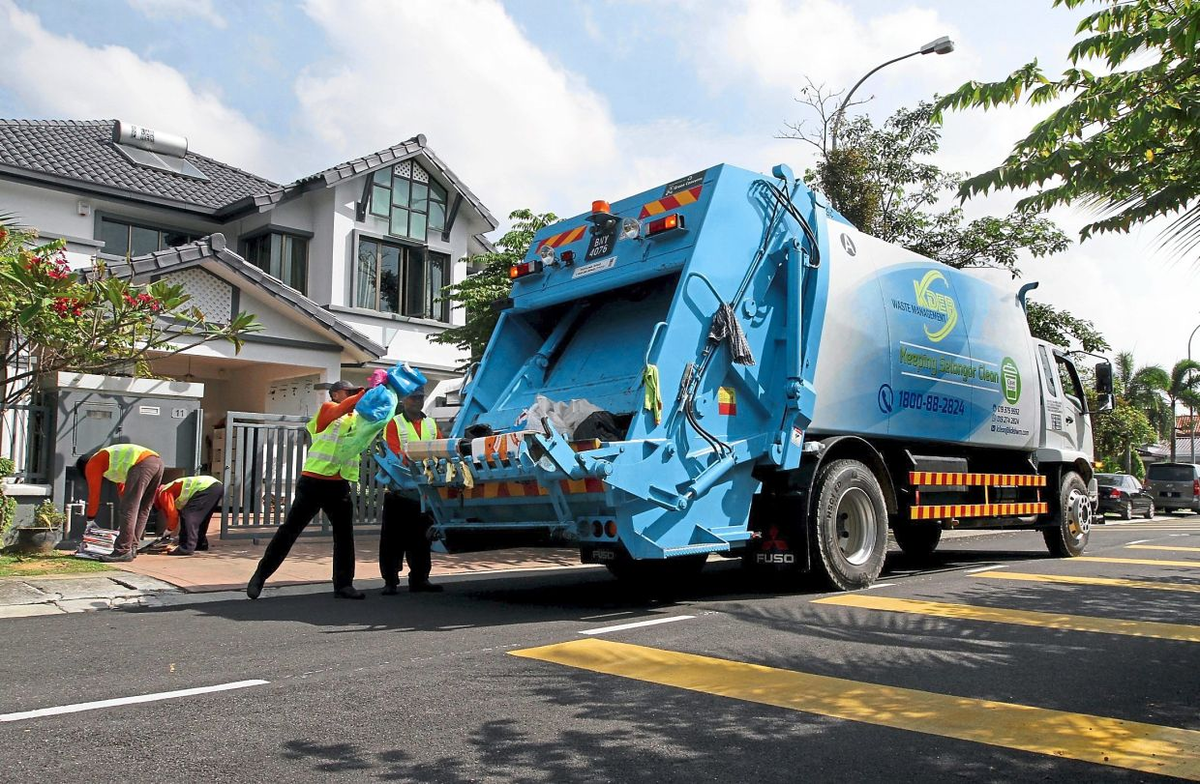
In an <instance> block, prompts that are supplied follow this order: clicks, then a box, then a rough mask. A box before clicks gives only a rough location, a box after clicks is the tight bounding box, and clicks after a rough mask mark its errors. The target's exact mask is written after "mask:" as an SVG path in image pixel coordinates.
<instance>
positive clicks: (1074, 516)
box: [1042, 471, 1092, 558]
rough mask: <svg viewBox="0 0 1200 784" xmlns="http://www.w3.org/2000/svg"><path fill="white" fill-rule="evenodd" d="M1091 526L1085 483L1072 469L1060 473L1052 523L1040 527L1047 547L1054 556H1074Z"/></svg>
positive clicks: (1090, 512)
mask: <svg viewBox="0 0 1200 784" xmlns="http://www.w3.org/2000/svg"><path fill="white" fill-rule="evenodd" d="M1091 530H1092V502H1091V500H1090V499H1089V498H1088V491H1087V484H1086V483H1084V481H1083V477H1081V476H1080V475H1079V474H1077V473H1075V472H1074V471H1068V472H1066V473H1065V474H1063V480H1062V486H1061V487H1059V490H1058V507H1057V509H1056V511H1055V525H1054V527H1053V528H1046V529H1044V530H1043V531H1042V537H1043V538H1045V540H1046V549H1047V550H1049V551H1050V554H1051V555H1053V556H1054V557H1055V558H1074V557H1076V556H1079V555H1083V550H1084V548H1085V547H1087V543H1088V537H1089V535H1090V534H1091Z"/></svg>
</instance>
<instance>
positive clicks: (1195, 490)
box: [1192, 479, 1200, 495]
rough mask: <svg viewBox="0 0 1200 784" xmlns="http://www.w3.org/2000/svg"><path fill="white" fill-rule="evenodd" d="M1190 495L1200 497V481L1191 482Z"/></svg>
mask: <svg viewBox="0 0 1200 784" xmlns="http://www.w3.org/2000/svg"><path fill="white" fill-rule="evenodd" d="M1192 495H1200V479H1193V480H1192Z"/></svg>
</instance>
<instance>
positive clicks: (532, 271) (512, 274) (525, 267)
mask: <svg viewBox="0 0 1200 784" xmlns="http://www.w3.org/2000/svg"><path fill="white" fill-rule="evenodd" d="M541 271H542V262H540V261H522V262H521V263H520V264H514V265H512V266H511V267H509V268H508V279H509V280H516V279H517V278H523V277H525V276H526V275H537V274H538V273H539V272H541Z"/></svg>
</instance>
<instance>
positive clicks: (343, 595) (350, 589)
mask: <svg viewBox="0 0 1200 784" xmlns="http://www.w3.org/2000/svg"><path fill="white" fill-rule="evenodd" d="M333 595H334V596H335V597H337V598H338V599H366V598H367V595H366V594H365V593H363V592H362V591H360V590H358V589H357V588H355V587H354V586H353V585H347V586H345V587H343V588H338V589H337V590H336V591H334V592H333Z"/></svg>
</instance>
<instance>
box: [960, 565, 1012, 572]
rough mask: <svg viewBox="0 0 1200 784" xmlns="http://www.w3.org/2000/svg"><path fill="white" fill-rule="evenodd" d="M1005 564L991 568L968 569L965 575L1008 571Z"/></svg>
mask: <svg viewBox="0 0 1200 784" xmlns="http://www.w3.org/2000/svg"><path fill="white" fill-rule="evenodd" d="M1007 568H1008V566H1007V565H1005V564H992V565H991V566H981V567H979V568H978V569H968V570H967V571H965V572H963V574H975V573H976V572H990V571H991V570H993V569H1007Z"/></svg>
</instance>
